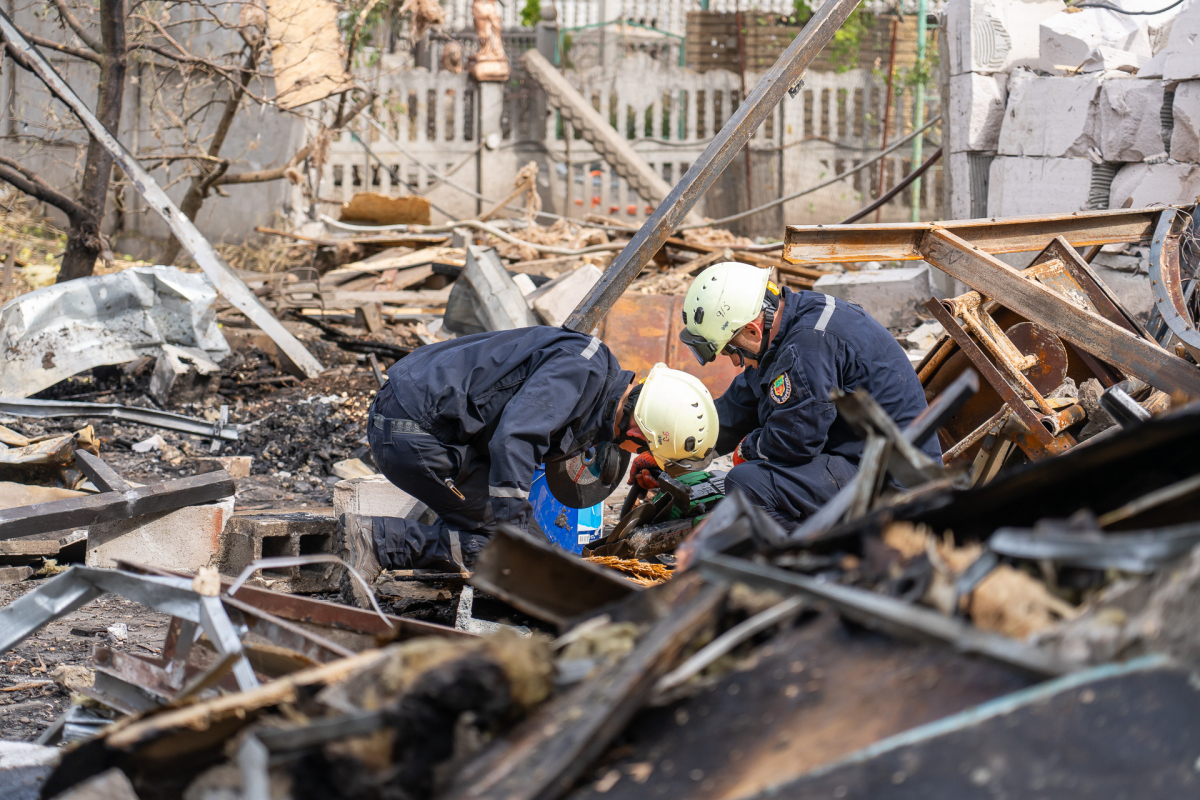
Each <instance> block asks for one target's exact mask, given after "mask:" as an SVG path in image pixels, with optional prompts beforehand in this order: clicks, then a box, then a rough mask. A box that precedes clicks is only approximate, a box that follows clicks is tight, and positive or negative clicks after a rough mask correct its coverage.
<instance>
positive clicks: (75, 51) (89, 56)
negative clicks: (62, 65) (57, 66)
mask: <svg viewBox="0 0 1200 800" xmlns="http://www.w3.org/2000/svg"><path fill="white" fill-rule="evenodd" d="M25 38H26V39H28V40H29V41H31V42H33V43H34V44H36V45H38V46H39V47H48V48H50V49H51V50H57V51H58V52H60V53H66V54H67V55H69V56H75V57H76V58H82V59H83V60H84V61H91V62H92V63H93V64H97V65H99V64H103V63H104V59H103V58H102V57H101V56H100V55H99V54H98V53H95V52H93V51H91V50H84V49H83V48H82V47H72V46H71V45H69V44H61V43H59V42H56V41H54V40H53V39H43V38H42V37H41V36H34V35H33V34H31V33H26V34H25Z"/></svg>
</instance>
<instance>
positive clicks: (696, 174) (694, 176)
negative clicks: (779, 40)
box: [565, 0, 859, 332]
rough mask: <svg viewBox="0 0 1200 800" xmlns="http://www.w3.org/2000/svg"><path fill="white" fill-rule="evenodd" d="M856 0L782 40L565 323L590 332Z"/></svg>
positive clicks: (840, 3)
mask: <svg viewBox="0 0 1200 800" xmlns="http://www.w3.org/2000/svg"><path fill="white" fill-rule="evenodd" d="M858 2H859V0H829V1H828V2H826V3H824V4H823V5H822V6H821V7H820V9H818V10H817V12H816V13H815V14H813V16H812V18H811V19H810V20H809V21H808V22H807V23H806V24H805V25H804V29H803V30H802V31H800V35H799V36H797V37H796V38H795V39H794V40H793V41H792V43H791V44H790V45H788V48H787V50H784V51H783V55H781V56H780V57H779V60H778V61H776V62H775V65H774V66H773V67H771V69H770V70H769V71H768V72H767V74H765V75H764V76H763V77H762V79H761V80H759V82H758V85H757V86H755V87H754V91H752V92H751V93H750V95H749V97H747V98H746V100H745V102H743V103H742V104H741V105H740V106H738V109H737V111H736V112H735V113H734V115H733V116H732V117H730V118H729V121H728V122H726V123H725V125H724V127H722V128H721V131H720V133H718V134H717V135H716V137H715V138H714V139H713V140H712V142H711V143H709V145H708V147H706V148H704V152H703V153H701V154H700V157H699V158H698V159H696V160H695V162H693V163H692V166H691V167H690V168H689V169H688V171H687V173H686V174H685V175H684V176H683V179H682V180H680V181H679V183H677V184H676V185H675V188H674V189H672V190H671V193H670V194H669V195H667V198H666V199H665V200H663V201H662V202H661V203H659V204H658V208H656V209H655V210H654V213H653V214H651V215H650V218H649V219H647V220H646V222H645V224H643V225H642V227H641V228H639V229H638V232H637V233H636V234H635V235H634V237H633V239H632V240H631V241H630V242H629V244H628V245H627V246H626V247H625V249H624V250H622V251H621V252H620V253H619V254H618V255H617V257H616V258H615V259H613V262H612V264H610V265H609V267H608V269H607V270H605V272H604V275H603V277H601V278H600V280H599V281H597V282H596V285H595V286H593V287H592V290H591V291H590V292H588V294H587V297H585V298H584V299H583V301H582V302H581V303H580V304H579V307H578V308H576V309H575V311H573V312H572V313H571V316H570V317H569V318H568V319H567V322H566V325H565V327H567V328H570V329H571V330H576V331H586V332H590V331H591V330H592V329H593V328H595V327H596V325H597V324H599V322H600V320H602V319H604V316H605V315H606V314H607V313H608V310H609V309H610V308H612V304H613V303H615V302H616V301H617V298H618V297H620V296H621V295H622V294H623V293H624V292H625V289H627V288H628V287H629V284H631V283H632V282H633V279H634V278H636V277H637V275H638V273H639V272H641V271H642V268H643V267H644V266H646V263H647V262H648V261H649V260H650V257H651V256H653V255H654V254H655V253H657V252H658V251H659V249H660V248H661V247H662V246H663V243H664V242H665V241H666V240H667V237H668V236H670V235H671V234H672V233H673V232H674V231H675V228H676V226H677V225H679V223H680V222H682V221H683V218H684V217H686V216H687V215H688V212H690V211H691V210H692V207H693V206H694V205H696V203H697V201H699V200H700V198H701V197H703V196H704V193H705V192H707V191H708V189H709V187H711V186H712V185H713V184H714V183H715V182H716V180H717V178H718V177H720V175H721V173H722V172H723V171H724V170H725V167H726V166H727V165H728V164H729V162H730V161H732V160H733V157H734V156H735V155H737V153H738V151H739V150H741V149H742V147H743V146H744V145H745V144H746V143H747V142H748V141H750V137H751V135H753V133H754V132H755V131H756V130H758V126H759V125H761V124H762V122H763V120H765V119H766V118H767V115H768V114H770V113H771V111H772V110H774V108H775V106H777V105H779V101H780V100H782V99H783V95H784V94H785V93H786V92H787V91H788V90H789V89H791V88H793V87H795V86H796V85H797V84H798V83H800V78H801V76H802V75H803V74H804V71H805V70H806V69H808V65H809V64H810V63H812V60H813V59H814V58H816V56H817V54H818V53H820V52H821V49H822V48H823V47H825V45H826V44H828V43H829V41H830V40H831V39H832V38H833V35H834V34H835V33H836V32H837V30H838V28H840V27H842V23H843V22H845V21H846V18H847V17H848V16H850V12H852V11H853V10H854V9H855V7H857V6H858Z"/></svg>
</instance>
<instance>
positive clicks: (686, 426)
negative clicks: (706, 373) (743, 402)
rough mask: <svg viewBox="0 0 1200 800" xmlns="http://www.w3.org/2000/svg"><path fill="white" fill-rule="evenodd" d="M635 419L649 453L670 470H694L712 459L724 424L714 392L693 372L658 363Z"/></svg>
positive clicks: (644, 383)
mask: <svg viewBox="0 0 1200 800" xmlns="http://www.w3.org/2000/svg"><path fill="white" fill-rule="evenodd" d="M633 419H634V421H635V422H637V425H638V427H639V428H641V429H642V433H643V434H645V436H646V444H647V445H648V446H649V448H650V454H651V455H653V456H654V460H655V461H656V462H657V463H658V466H659V467H661V468H662V469H665V470H667V471H668V472H669V473H674V474H679V473H681V472H695V471H696V470H700V469H704V468H705V467H707V466H708V465H709V463H711V462H712V457H713V453H714V451H715V448H716V446H717V434H718V433H719V432H720V427H721V426H720V423H719V422H718V420H717V407H716V405H715V404H714V403H713V399H712V395H711V394H709V392H708V389H707V387H705V385H704V384H703V383H701V382H700V379H699V378H697V377H695V376H694V375H689V374H687V373H686V372H682V371H680V370H677V369H671V368H670V367H668V366H667V365H666V364H662V363H658V364H655V365H654V368H653V369H651V370H650V374H649V375H648V376H647V377H646V380H645V381H644V382H643V384H642V387H641V394H640V395H639V396H638V400H637V405H635V406H634V409H633Z"/></svg>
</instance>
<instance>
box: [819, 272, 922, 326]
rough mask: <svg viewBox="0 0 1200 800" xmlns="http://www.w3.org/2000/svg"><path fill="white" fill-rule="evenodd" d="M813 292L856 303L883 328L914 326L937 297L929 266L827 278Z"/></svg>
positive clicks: (828, 276) (836, 275)
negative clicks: (924, 307)
mask: <svg viewBox="0 0 1200 800" xmlns="http://www.w3.org/2000/svg"><path fill="white" fill-rule="evenodd" d="M813 291H817V292H823V293H824V294H830V295H833V296H834V297H837V298H840V299H842V300H847V301H849V302H851V303H856V304H857V305H860V306H862V307H863V310H864V311H866V312H867V313H868V314H870V315H871V316H872V317H874V318H875V319H876V320H877V321H878V322H879V323H880V324H881V325H883V326H885V327H888V328H897V327H900V326H903V325H911V324H912V323H913V321H914V319H915V317H916V314H917V308H918V307H920V306H922V305H924V304H925V303H926V302H928V301H929V298H930V297H933V284H932V282H931V281H930V277H929V265H928V264H922V265H921V266H919V267H903V268H901V269H873V270H860V271H858V272H843V273H838V274H833V275H823V276H821V277H820V278H818V279H817V282H816V284H815V285H814V286H813Z"/></svg>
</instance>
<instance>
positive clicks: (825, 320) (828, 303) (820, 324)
mask: <svg viewBox="0 0 1200 800" xmlns="http://www.w3.org/2000/svg"><path fill="white" fill-rule="evenodd" d="M835 308H837V300H835V299H834V298H833V295H831V294H827V295H825V310H824V311H822V312H821V318H820V319H819V320H817V324H816V327H814V328H813V330H814V331H820V332H821V333H824V332H825V326H826V325H828V324H829V320H830V319H831V318H832V317H833V310H834V309H835Z"/></svg>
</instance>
